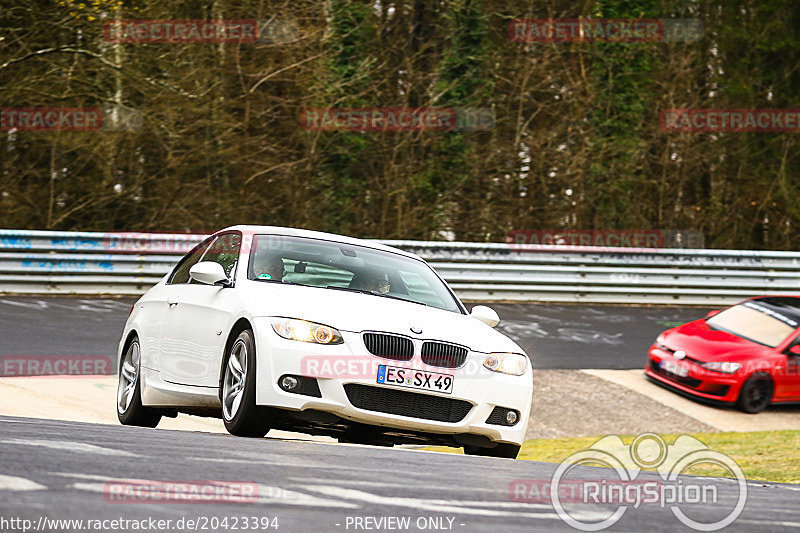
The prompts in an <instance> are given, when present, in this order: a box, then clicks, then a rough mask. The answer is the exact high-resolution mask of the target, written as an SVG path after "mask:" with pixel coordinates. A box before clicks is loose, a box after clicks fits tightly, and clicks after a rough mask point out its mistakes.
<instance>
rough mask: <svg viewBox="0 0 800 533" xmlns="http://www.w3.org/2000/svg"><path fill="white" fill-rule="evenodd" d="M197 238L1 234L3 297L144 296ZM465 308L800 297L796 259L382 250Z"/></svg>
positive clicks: (409, 244) (430, 247) (726, 253)
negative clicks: (402, 255) (421, 266)
mask: <svg viewBox="0 0 800 533" xmlns="http://www.w3.org/2000/svg"><path fill="white" fill-rule="evenodd" d="M202 238H203V235H183V234H138V233H88V232H48V231H23V230H0V292H3V293H17V294H20V293H21V294H24V293H30V294H119V295H135V294H141V293H142V292H144V291H145V290H147V288H148V287H150V286H152V285H153V284H155V283H157V282H158V281H159V280H160V279H161V278H162V277H163V276H164V275H165V274H166V273H167V272H168V271H169V270H170V269H171V267H172V265H174V264H175V262H176V261H177V260H178V258H179V257H180V256H181V255H182V254H184V253H185V252H186V251H188V250H189V249H190V248H191V247H192V246H193V245H194V244H195V243H197V242H199V241H200V240H201V239H202ZM381 242H383V243H384V244H388V245H391V246H396V247H398V248H402V249H404V250H408V251H410V252H414V253H416V254H419V255H420V256H422V257H423V258H425V259H426V260H427V261H428V262H430V263H431V265H432V266H433V267H434V268H435V269H436V270H437V271H438V272H439V273H440V274H441V275H442V277H443V278H444V279H445V280H447V282H448V283H449V284H450V286H451V287H453V289H454V290H455V291H456V292H457V293H458V294H459V296H460V297H461V298H463V299H465V300H469V301H518V302H531V301H547V302H590V303H637V304H642V303H645V304H647V303H650V304H679V305H686V304H696V305H701V304H702V305H720V304H726V303H732V302H735V301H738V300H740V299H742V298H744V297H747V296H755V295H762V294H795V295H800V253H796V252H756V251H740V250H682V249H640V248H594V247H566V246H535V245H510V244H502V243H462V242H424V241H381Z"/></svg>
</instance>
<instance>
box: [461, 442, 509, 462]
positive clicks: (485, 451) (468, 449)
mask: <svg viewBox="0 0 800 533" xmlns="http://www.w3.org/2000/svg"><path fill="white" fill-rule="evenodd" d="M519 448H520V447H519V446H517V445H516V444H508V443H500V444H498V445H497V446H495V447H494V448H481V447H479V446H464V454H465V455H480V456H482V457H501V458H503V459H516V458H517V455H519Z"/></svg>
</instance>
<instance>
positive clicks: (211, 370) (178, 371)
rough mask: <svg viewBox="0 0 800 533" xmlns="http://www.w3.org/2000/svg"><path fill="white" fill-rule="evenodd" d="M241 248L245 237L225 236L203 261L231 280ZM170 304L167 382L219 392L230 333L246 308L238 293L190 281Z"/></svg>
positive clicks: (166, 320) (166, 319) (181, 285)
mask: <svg viewBox="0 0 800 533" xmlns="http://www.w3.org/2000/svg"><path fill="white" fill-rule="evenodd" d="M241 242H242V235H241V233H239V232H228V233H223V234H220V235H218V236H217V237H216V238H215V239H214V241H213V242H212V243H211V245H210V246H209V247H208V249H207V250H206V251H205V253H204V254H203V256H202V257H201V258H200V261H213V262H215V263H219V264H220V265H222V267H223V270H225V273H226V274H227V275H228V277H229V278H231V277H232V276H235V272H236V264H237V262H238V260H239V253H240V248H241ZM232 281H233V282H234V283H235V279H233V280H232ZM167 304H168V308H167V311H166V313H165V315H164V323H163V326H162V339H163V342H162V346H163V355H162V361H163V363H162V365H161V369H162V371H161V377H162V379H164V380H165V381H169V382H172V383H179V384H182V385H194V386H201V387H217V386H219V369H220V366H221V364H222V361H221V358H222V355H223V351H224V348H225V341H226V340H227V328H228V326H229V324H230V322H231V318H232V316H233V314H234V313H236V312H237V311H238V310H239V307H240V304H239V299H238V297H237V296H236V291H235V289H234V288H233V287H230V288H225V287H221V286H218V285H205V284H202V283H199V282H197V281H195V280H192V279H189V280H188V281H187V282H186V283H179V284H174V285H173V292H172V293H171V294H170V296H169V299H168V301H167Z"/></svg>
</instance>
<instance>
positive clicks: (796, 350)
mask: <svg viewBox="0 0 800 533" xmlns="http://www.w3.org/2000/svg"><path fill="white" fill-rule="evenodd" d="M789 353H790V354H792V355H800V344H796V345H794V346H792V347H791V348H789Z"/></svg>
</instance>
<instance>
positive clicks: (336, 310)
mask: <svg viewBox="0 0 800 533" xmlns="http://www.w3.org/2000/svg"><path fill="white" fill-rule="evenodd" d="M251 285H252V290H248V291H247V292H248V299H249V300H250V302H249V304H250V305H248V307H249V308H250V309H251V310H252V311H253V315H254V316H284V317H290V318H300V319H303V320H309V321H312V322H319V323H321V324H326V325H328V326H332V327H335V328H337V329H339V330H342V331H351V332H361V331H383V332H391V333H399V334H400V335H405V336H408V337H414V338H420V339H431V340H434V339H435V340H442V341H448V342H454V343H457V344H461V345H464V346H467V347H469V348H470V349H472V350H473V351H479V352H501V351H502V352H517V353H525V352H523V351H522V349H521V348H520V347H519V346H517V344H516V343H515V342H514V341H512V340H511V339H509V338H508V337H506V336H505V335H503V334H502V333H500V332H498V331H495V330H494V329H492V328H491V327H489V326H488V325H486V324H484V323H483V322H481V321H479V320H477V319H475V318H472V317H470V316H468V315H462V314H460V313H455V312H452V311H444V310H442V309H436V308H434V307H429V306H425V305H421V304H416V303H410V302H403V301H400V300H395V299H392V298H384V297H381V296H374V295H370V294H359V293H355V292H346V291H338V290H334V289H318V288H314V287H300V286H296V285H278V284H276V283H261V282H251ZM411 327H414V328H415V329H421V330H422V333H421V334H414V333H412V332H411Z"/></svg>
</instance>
